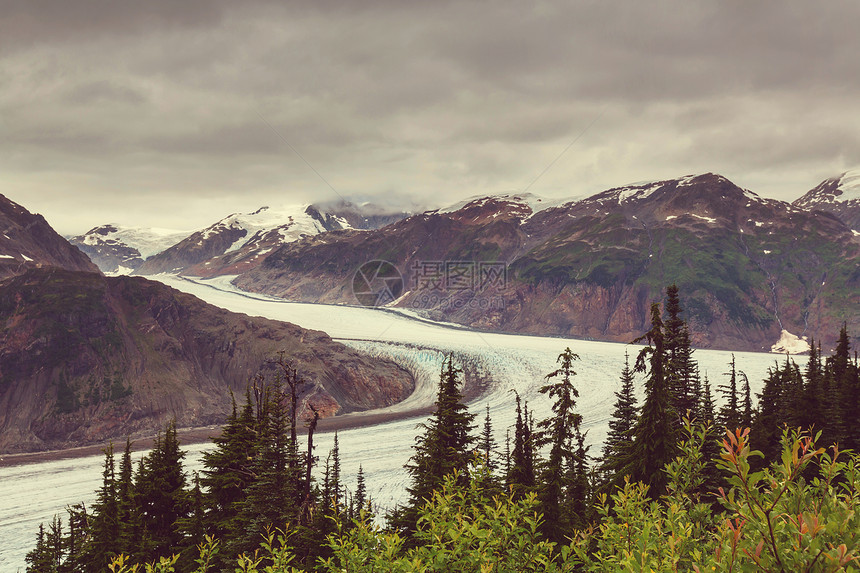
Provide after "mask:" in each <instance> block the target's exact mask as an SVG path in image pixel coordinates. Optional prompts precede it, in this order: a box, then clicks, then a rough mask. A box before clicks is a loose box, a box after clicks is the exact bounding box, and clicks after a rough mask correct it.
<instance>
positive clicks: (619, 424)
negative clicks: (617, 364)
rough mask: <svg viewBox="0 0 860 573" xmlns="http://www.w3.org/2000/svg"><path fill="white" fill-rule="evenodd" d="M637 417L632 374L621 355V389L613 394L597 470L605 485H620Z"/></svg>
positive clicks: (627, 356)
mask: <svg viewBox="0 0 860 573" xmlns="http://www.w3.org/2000/svg"><path fill="white" fill-rule="evenodd" d="M638 417H639V408H638V407H637V406H636V388H635V385H634V374H633V370H632V369H631V368H630V356H629V355H628V354H627V353H626V352H625V353H624V369H623V370H622V371H621V387H620V388H619V389H618V391H616V392H615V406H614V407H613V410H612V417H611V419H610V420H609V432H607V434H606V441H605V442H604V444H603V461H602V463H601V466H600V471H601V473H602V474H603V480H604V482H605V483H607V484H614V485H620V484H621V483H622V482H621V480H622V478H623V477H624V476H623V471H624V469H625V466H626V465H627V463H628V461H629V459H630V449H631V447H632V445H633V429H634V428H635V427H636V420H637V419H638Z"/></svg>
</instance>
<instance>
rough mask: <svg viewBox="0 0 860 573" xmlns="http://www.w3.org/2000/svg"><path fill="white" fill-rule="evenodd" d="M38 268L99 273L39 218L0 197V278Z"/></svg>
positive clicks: (83, 255) (80, 253) (85, 257)
mask: <svg viewBox="0 0 860 573" xmlns="http://www.w3.org/2000/svg"><path fill="white" fill-rule="evenodd" d="M42 266H53V267H59V268H63V269H68V270H73V271H89V272H96V273H97V272H99V269H98V267H96V266H95V265H94V264H93V263H92V262H91V261H90V260H89V259H88V258H87V256H86V255H85V254H83V253H82V252H81V251H80V250H78V249H77V248H76V247H74V246H72V245H70V244H69V243H68V241H66V240H65V239H64V238H63V237H61V236H60V235H58V234H57V232H56V231H54V229H52V228H51V226H50V225H48V223H47V222H46V221H45V219H44V218H43V217H42V216H41V215H34V214H33V213H30V212H29V211H27V209H25V208H23V207H22V206H20V205H18V204H17V203H15V202H13V201H10V200H9V199H7V198H6V197H4V196H3V195H0V278H5V277H10V276H13V275H17V274H20V273H23V272H26V271H27V269H30V268H34V267H42Z"/></svg>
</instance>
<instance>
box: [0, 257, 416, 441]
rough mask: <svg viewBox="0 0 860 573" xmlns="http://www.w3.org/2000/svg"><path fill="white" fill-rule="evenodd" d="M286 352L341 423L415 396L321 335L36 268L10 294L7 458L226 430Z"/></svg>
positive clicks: (0, 381)
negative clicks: (172, 429)
mask: <svg viewBox="0 0 860 573" xmlns="http://www.w3.org/2000/svg"><path fill="white" fill-rule="evenodd" d="M279 351H283V352H284V353H285V356H286V357H287V358H288V359H290V360H292V361H293V362H294V363H295V364H296V366H297V368H298V370H299V372H300V373H301V374H302V375H303V377H304V378H305V380H306V381H307V384H306V385H305V387H304V389H303V391H302V403H303V405H307V404H308V403H310V404H313V405H314V407H316V408H317V409H319V410H320V411H321V412H322V413H323V414H324V415H334V414H337V413H341V412H350V411H356V410H363V409H369V408H375V407H381V406H386V405H390V404H393V403H396V402H398V401H400V400H402V399H403V398H405V397H406V396H407V395H408V394H409V393H410V392H411V391H412V389H413V385H414V381H413V380H412V378H411V376H410V375H409V374H408V373H407V372H406V371H404V370H403V369H401V368H399V367H398V366H396V365H395V364H393V363H390V362H385V361H378V360H371V359H369V358H368V357H366V356H364V355H362V354H359V353H357V352H355V351H352V350H350V349H349V348H347V347H345V346H343V345H341V344H338V343H335V342H333V341H332V340H331V339H330V338H329V337H328V336H327V335H326V334H324V333H322V332H316V331H309V330H305V329H301V328H299V327H297V326H294V325H291V324H287V323H279V322H275V321H270V320H265V319H260V318H251V317H248V316H245V315H238V314H233V313H230V312H227V311H225V310H222V309H218V308H216V307H213V306H211V305H208V304H206V303H204V302H202V301H200V300H199V299H197V298H195V297H193V296H190V295H187V294H183V293H180V292H178V291H175V290H173V289H171V288H169V287H166V286H164V285H162V284H160V283H156V282H152V281H148V280H146V279H143V278H138V277H116V278H107V277H103V276H101V275H97V274H93V273H81V272H70V271H66V270H61V269H55V268H54V269H48V268H45V269H30V270H28V271H26V272H25V273H24V274H22V275H20V276H16V277H12V278H8V279H6V280H4V281H3V282H2V283H0V453H2V452H17V451H33V450H40V449H52V448H62V447H70V446H75V445H82V444H86V443H91V442H96V441H102V440H104V439H106V438H111V437H113V438H122V437H124V436H125V435H127V434H130V433H135V432H151V431H154V430H156V429H158V428H159V427H161V426H162V425H163V423H164V422H166V421H167V420H169V419H170V418H174V417H175V418H176V420H177V423H178V424H179V425H180V426H194V425H204V424H210V423H220V422H222V421H223V420H224V419H225V417H226V415H227V414H228V413H229V410H230V407H231V397H230V391H233V392H235V393H236V394H237V395H238V398H239V399H240V400H241V399H242V395H243V394H244V391H245V388H246V386H247V384H248V382H249V379H250V378H251V377H252V376H254V375H255V374H256V373H257V372H259V371H260V369H261V367H262V368H263V369H264V370H267V369H268V370H271V368H272V367H271V364H269V365H268V366H267V361H271V359H272V358H273V357H275V356H276V354H277V353H278V352H279Z"/></svg>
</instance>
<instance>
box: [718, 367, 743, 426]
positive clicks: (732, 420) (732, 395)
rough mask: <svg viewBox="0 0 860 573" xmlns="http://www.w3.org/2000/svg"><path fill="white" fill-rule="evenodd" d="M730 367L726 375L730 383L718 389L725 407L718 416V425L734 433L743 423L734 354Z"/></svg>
mask: <svg viewBox="0 0 860 573" xmlns="http://www.w3.org/2000/svg"><path fill="white" fill-rule="evenodd" d="M729 366H730V368H729V371H728V372H726V373H725V376H728V377H729V381H728V382H727V383H726V384H721V385H720V386H718V387H717V392H719V393H720V395H721V396H722V398H723V407H722V408H720V413H719V414H718V415H717V423H718V424H719V425H720V426H721V427H724V428H727V429H729V430H731V431H734V430H735V429H736V428H737V427H738V426H739V425H740V421H741V412H740V407H739V406H738V375H737V368H736V366H735V355H734V354H732V361H731V363H730V364H729Z"/></svg>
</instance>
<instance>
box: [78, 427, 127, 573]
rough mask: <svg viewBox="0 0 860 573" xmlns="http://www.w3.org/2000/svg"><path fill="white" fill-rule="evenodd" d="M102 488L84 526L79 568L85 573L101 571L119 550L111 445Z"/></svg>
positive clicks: (106, 460) (107, 450)
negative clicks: (84, 535) (84, 538)
mask: <svg viewBox="0 0 860 573" xmlns="http://www.w3.org/2000/svg"><path fill="white" fill-rule="evenodd" d="M104 454H105V462H104V469H103V471H102V486H101V488H100V489H99V491H98V494H97V495H96V501H95V503H94V504H93V509H92V515H91V517H90V519H89V521H88V523H87V536H86V543H85V545H84V547H83V555H82V563H81V564H82V566H83V570H84V571H86V572H100V571H103V570H105V569H107V565H108V563H110V560H111V558H112V557H113V556H115V555H116V554H117V553H118V552H119V551H118V550H119V544H118V539H117V535H116V533H117V530H118V529H119V506H118V501H117V483H116V465H115V463H114V455H113V443H110V444H108V447H107V448H106V449H105V450H104Z"/></svg>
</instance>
